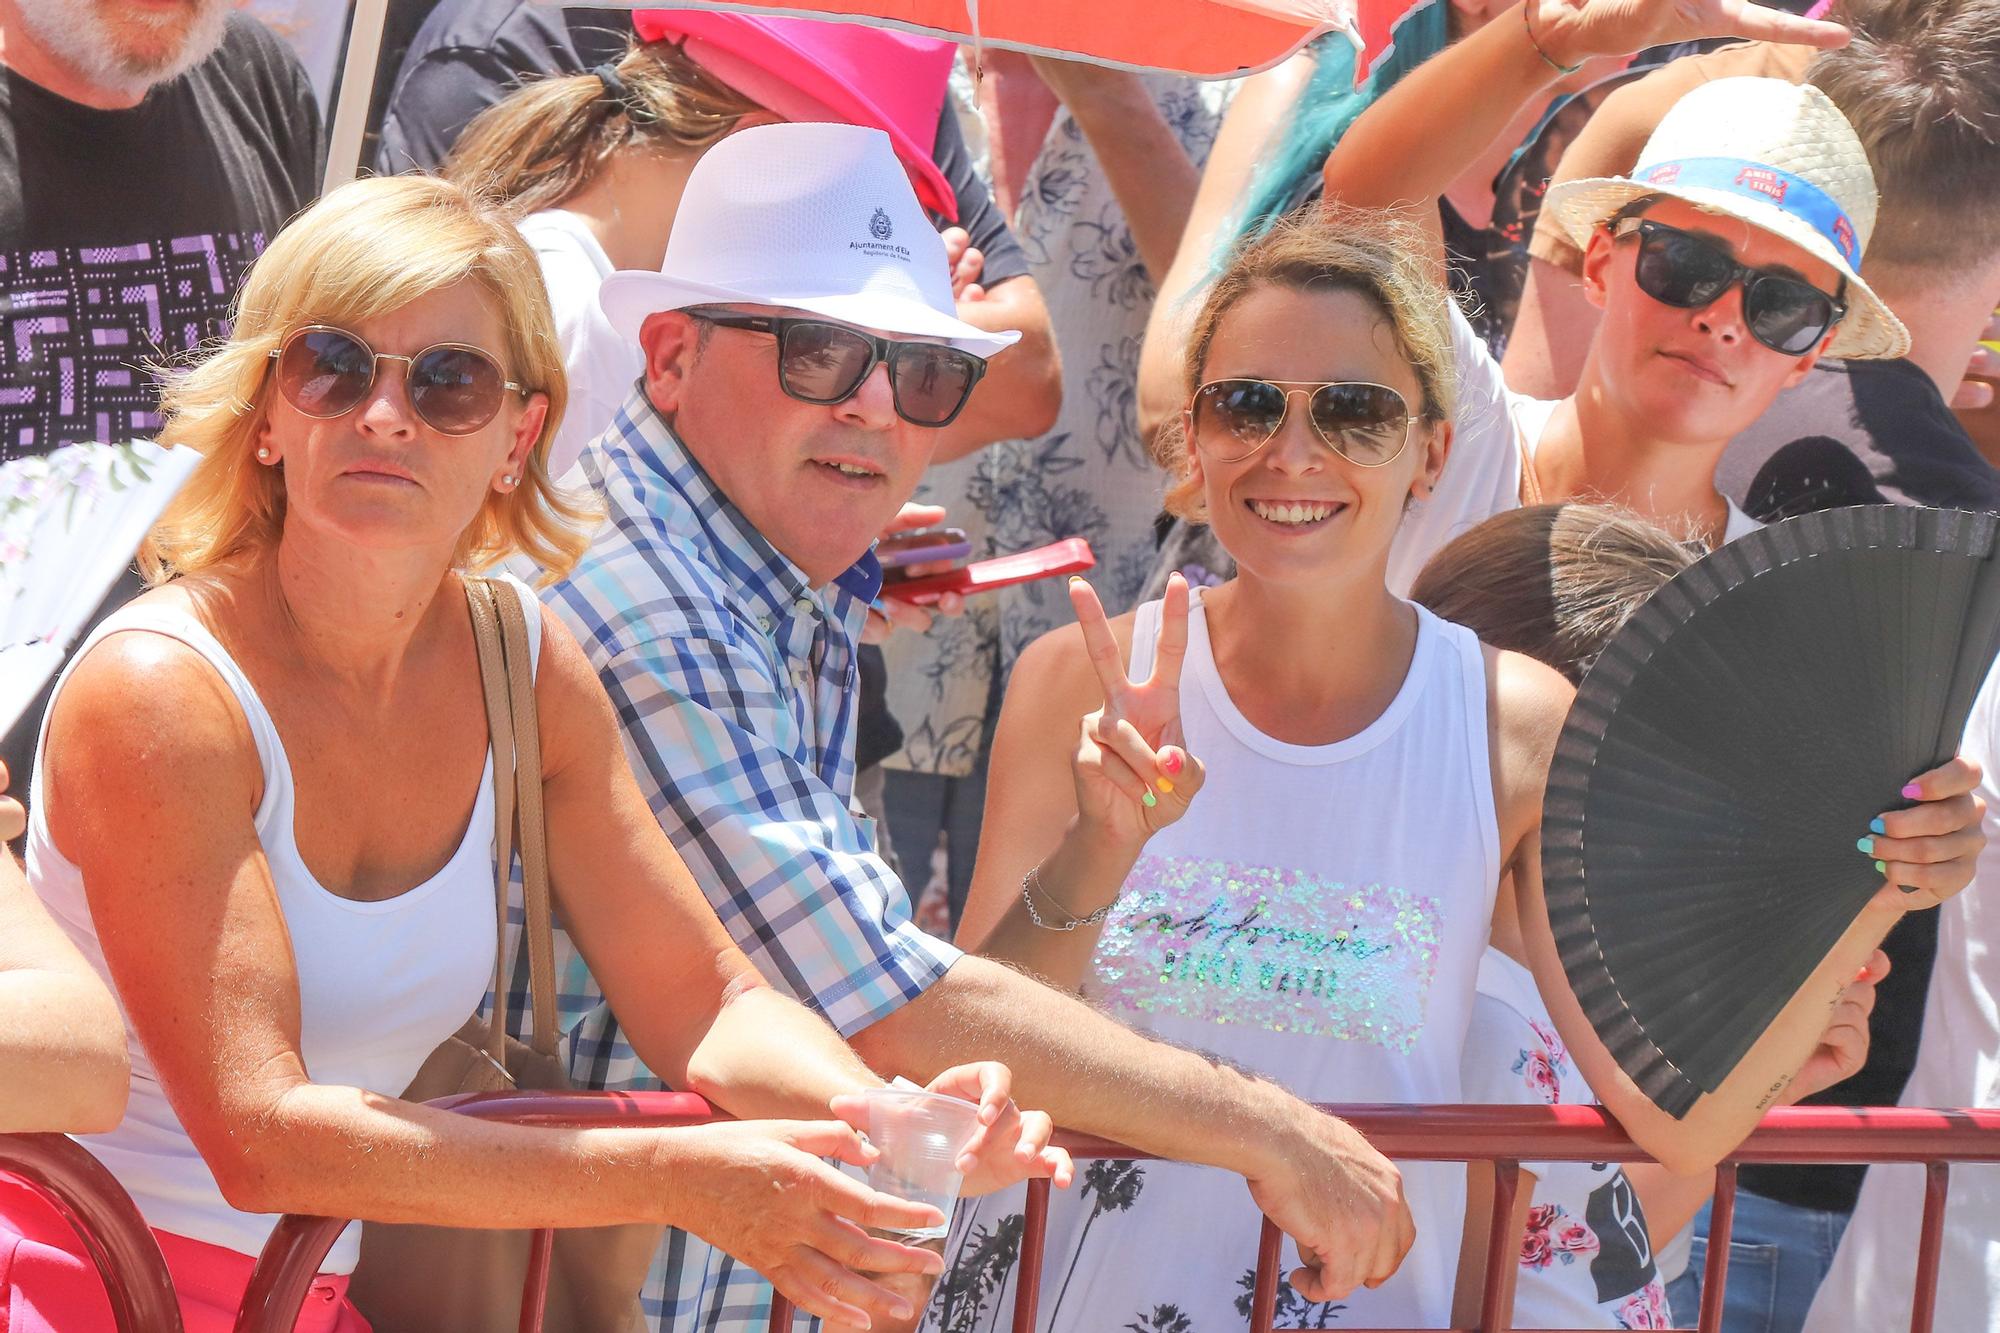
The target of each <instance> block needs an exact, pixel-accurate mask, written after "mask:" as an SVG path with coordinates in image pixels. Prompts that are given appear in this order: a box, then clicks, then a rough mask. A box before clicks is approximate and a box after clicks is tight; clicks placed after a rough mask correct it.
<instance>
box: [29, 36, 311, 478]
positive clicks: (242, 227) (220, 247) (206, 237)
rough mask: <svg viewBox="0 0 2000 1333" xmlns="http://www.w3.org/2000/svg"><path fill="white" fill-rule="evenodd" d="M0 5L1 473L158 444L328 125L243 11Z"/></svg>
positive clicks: (305, 86) (300, 188)
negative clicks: (37, 457) (171, 400)
mask: <svg viewBox="0 0 2000 1333" xmlns="http://www.w3.org/2000/svg"><path fill="white" fill-rule="evenodd" d="M141 8H142V6H140V5H139V4H137V3H134V2H133V0H13V2H12V3H11V4H6V5H0V43H3V45H0V66H4V68H0V293H4V295H0V301H3V302H4V305H0V462H5V461H6V460H8V459H11V458H17V457H21V456H24V455H28V454H38V453H46V452H48V451H49V450H51V449H53V448H55V447H57V446H59V445H62V444H68V443H74V442H76V441H80V440H105V441H117V440H126V439H131V438H133V437H144V436H148V435H150V434H151V433H152V432H153V430H154V429H155V427H156V426H157V425H158V424H159V416H158V393H157V382H156V379H155V376H154V374H153V373H152V371H151V369H150V367H152V366H154V365H157V364H159V363H161V362H167V361H172V360H175V359H178V358H181V357H184V356H185V355H186V354H187V353H188V352H190V351H192V350H193V349H194V348H196V347H197V346H199V345H200V344H201V343H203V342H205V341H207V340H210V339H213V338H216V337H219V336H220V335H221V334H223V333H224V332H225V331H226V320H227V317H228V311H229V303H230V301H231V299H232V298H233V297H234V296H235V293H236V285H237V283H238V282H239V281H240V280H241V278H242V275H243V271H244V269H245V268H246V267H248V265H249V263H250V261H251V260H252V259H253V258H255V257H256V256H257V254H258V253H259V252H260V251H261V250H262V249H263V247H264V244H265V242H266V241H267V240H269V239H270V237H271V236H272V234H273V233H275V232H276V231H277V229H278V228H279V227H280V226H281V225H283V224H284V222H285V220H286V219H287V218H289V217H290V216H291V215H292V214H293V213H295V212H297V211H298V210H299V209H300V208H301V207H303V206H304V205H305V204H306V203H307V202H308V201H310V200H311V198H312V196H313V194H314V192H315V189H316V186H317V182H318V175H319V168H320V157H321V152H322V148H321V141H320V121H319V107H318V103H317V101H316V99H315V98H314V95H313V89H312V85H311V82H310V81H309V80H308V79H307V77H306V74H305V71H304V70H303V69H301V68H300V67H299V63H298V61H297V60H296V59H295V58H294V57H293V55H292V54H291V52H290V51H289V50H288V49H287V48H286V47H285V46H284V44H283V43H282V42H280V41H279V40H278V39H277V38H276V37H274V36H273V35H272V34H271V33H269V32H267V31H266V30H265V29H264V28H263V27H262V26H261V25H259V24H258V23H256V22H255V21H254V20H252V19H248V18H243V17H238V16H235V15H234V14H233V11H232V6H231V5H230V4H229V0H182V6H181V9H182V12H181V13H180V14H179V15H178V16H174V17H177V18H178V20H179V21H178V22H176V21H172V20H171V18H170V21H167V22H161V21H159V20H160V14H159V9H160V6H159V5H158V4H157V3H152V4H147V5H144V6H143V9H144V12H143V13H139V12H137V11H139V10H140V9H141Z"/></svg>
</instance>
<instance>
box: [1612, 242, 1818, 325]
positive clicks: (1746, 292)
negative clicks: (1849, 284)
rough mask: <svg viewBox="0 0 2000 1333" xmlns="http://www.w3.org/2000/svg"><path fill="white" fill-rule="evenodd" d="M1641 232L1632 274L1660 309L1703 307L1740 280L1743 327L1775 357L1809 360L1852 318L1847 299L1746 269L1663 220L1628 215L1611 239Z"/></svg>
mask: <svg viewBox="0 0 2000 1333" xmlns="http://www.w3.org/2000/svg"><path fill="white" fill-rule="evenodd" d="M1634 233H1637V235H1638V237H1639V260H1638V263H1637V264H1636V265H1634V267H1633V269H1632V276H1633V278H1634V279H1635V280H1637V282H1638V284H1639V290H1640V291H1642V292H1644V293H1645V294H1646V295H1648V296H1650V297H1652V298H1653V299H1654V300H1655V301H1658V302H1659V303H1660V304H1661V305H1670V306H1674V307H1676V308H1678V309H1681V310H1697V309H1700V308H1701V307H1702V306H1705V305H1709V304H1712V303H1713V302H1714V301H1716V300H1717V299H1718V298H1720V297H1721V296H1722V294H1723V293H1724V292H1726V291H1728V290H1729V289H1730V288H1731V287H1734V286H1736V285H1737V284H1738V283H1741V284H1743V322H1744V323H1745V324H1746V325H1748V326H1749V329H1750V336H1751V337H1753V338H1755V339H1756V340H1757V341H1758V342H1760V343H1762V344H1763V345H1764V346H1766V347H1768V348H1770V349H1771V350H1772V351H1774V352H1780V353H1783V354H1784V355H1786V356H1803V355H1804V354H1805V353H1807V352H1810V351H1811V350H1812V349H1813V348H1814V346H1816V345H1817V344H1818V342H1819V340H1820V339H1821V338H1823V337H1825V336H1826V331H1827V330H1828V329H1830V328H1832V327H1833V326H1834V325H1835V324H1837V323H1839V322H1840V319H1841V316H1843V315H1845V314H1846V313H1847V306H1846V304H1845V303H1844V302H1842V301H1841V300H1840V299H1839V298H1837V297H1832V296H1828V295H1827V294H1826V293H1825V292H1823V291H1821V290H1820V289H1819V288H1817V287H1815V286H1813V285H1812V284H1811V283H1809V282H1802V281H1800V280H1799V279H1797V278H1792V277H1787V276H1785V275H1784V274H1782V273H1773V272H1771V271H1770V270H1768V269H1761V268H1751V267H1750V266H1749V265H1747V264H1739V263H1737V262H1736V259H1735V257H1734V256H1733V255H1731V254H1730V253H1729V252H1728V251H1727V250H1725V249H1723V248H1722V247H1721V246H1719V245H1717V244H1716V243H1715V242H1714V241H1711V240H1708V239H1707V238H1705V237H1701V236H1697V235H1695V234H1694V233H1693V232H1686V231H1682V230H1681V229H1680V228H1678V227H1669V226H1668V225H1667V224H1666V223H1664V222H1654V221H1653V220H1652V219H1650V218H1625V219H1623V220H1622V221H1620V222H1619V223H1618V224H1617V226H1616V227H1615V228H1614V229H1613V230H1612V233H1611V235H1612V237H1613V239H1615V240H1623V239H1624V238H1625V237H1627V236H1631V235H1633V234H1634Z"/></svg>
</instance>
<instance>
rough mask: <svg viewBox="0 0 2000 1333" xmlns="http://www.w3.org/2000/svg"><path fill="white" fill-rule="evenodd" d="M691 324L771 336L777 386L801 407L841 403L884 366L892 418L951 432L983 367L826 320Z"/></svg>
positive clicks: (725, 315) (953, 351)
mask: <svg viewBox="0 0 2000 1333" xmlns="http://www.w3.org/2000/svg"><path fill="white" fill-rule="evenodd" d="M687 313H688V314H689V315H690V316H692V317H693V318H695V319H699V320H702V321H704V322H705V323H709V324H713V325H715V326H716V327H717V328H724V329H748V330H750V331H751V332H752V333H769V334H772V335H773V336H775V337H776V338H777V340H778V385H779V387H780V388H782V389H784V391H785V393H786V395H787V396H788V397H792V398H796V399H798V400H799V401H800V402H802V403H818V404H820V405H821V406H825V405H827V404H830V403H844V402H846V401H847V400H848V399H849V398H852V397H853V396H854V395H855V392H856V391H857V390H859V389H860V388H861V384H862V382H863V381H864V380H866V379H867V378H868V377H869V376H870V375H871V374H873V373H874V371H875V367H876V366H878V365H881V364H882V363H883V362H885V361H886V362H887V363H888V365H889V388H890V390H891V391H892V393H893V395H894V397H895V402H896V415H897V416H899V417H901V418H902V419H903V420H905V421H907V422H909V423H910V424H911V425H913V426H930V427H936V426H949V425H950V424H951V423H952V422H953V421H954V420H955V419H957V417H958V414H959V413H960V412H963V411H964V410H965V404H966V400H967V399H969V398H971V397H972V386H973V385H975V384H977V383H979V377H980V376H982V375H984V374H985V373H986V362H985V361H984V360H983V359H982V358H980V357H976V356H974V355H973V354H972V353H970V352H961V351H959V350H958V349H957V348H956V347H946V346H944V345H943V344H941V343H924V342H900V341H898V340H896V339H894V338H878V337H876V336H875V335H873V334H871V333H863V332H862V331H861V330H859V329H854V328H849V327H848V326H847V325H845V324H834V323H830V322H828V321H826V320H823V319H786V318H781V317H779V316H775V315H735V314H730V313H729V312H727V311H721V310H690V311H688V312H687Z"/></svg>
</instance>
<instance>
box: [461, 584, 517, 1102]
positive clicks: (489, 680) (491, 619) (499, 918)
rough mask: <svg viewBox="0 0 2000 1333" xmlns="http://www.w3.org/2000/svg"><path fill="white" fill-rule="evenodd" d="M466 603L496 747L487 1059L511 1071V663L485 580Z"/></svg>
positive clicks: (468, 590) (471, 588)
mask: <svg viewBox="0 0 2000 1333" xmlns="http://www.w3.org/2000/svg"><path fill="white" fill-rule="evenodd" d="M464 582H465V600H466V604H467V606H468V607H470V609H471V611H472V641H473V643H474V644H475V645H476V646H477V647H478V649H479V683H480V686H481V688H482V689H483V691H484V693H485V696H486V734H487V737H488V740H489V742H490V744H491V745H492V747H493V863H494V866H495V867H496V868H495V871H494V877H495V884H494V893H493V899H494V909H493V910H494V915H495V929H496V935H495V939H494V946H493V1015H492V1017H491V1018H490V1019H489V1020H488V1021H487V1025H486V1054H487V1057H488V1058H489V1059H491V1060H492V1061H493V1063H494V1064H496V1065H498V1066H500V1068H502V1069H503V1070H504V1069H505V1068H506V1067H507V1060H506V1051H507V988H506V981H507V965H506V964H507V880H508V874H509V872H510V871H511V870H512V869H513V865H514V784H513V783H512V782H510V781H508V778H509V776H510V775H511V774H512V773H513V771H514V719H513V713H512V710H511V709H510V708H509V707H508V697H507V661H506V657H505V654H504V651H503V649H502V647H501V642H500V619H499V615H498V613H497V612H496V611H495V610H494V608H493V597H492V594H491V593H490V592H489V591H488V587H487V583H486V580H484V579H466V580H464Z"/></svg>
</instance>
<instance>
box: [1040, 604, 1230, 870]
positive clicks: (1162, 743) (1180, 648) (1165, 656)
mask: <svg viewBox="0 0 2000 1333" xmlns="http://www.w3.org/2000/svg"><path fill="white" fill-rule="evenodd" d="M1069 600H1070V605H1071V606H1073V607H1075V608H1076V622H1077V626H1078V628H1080V629H1081V630H1082V631H1083V642H1084V647H1085V648H1086V649H1087V650H1088V652H1089V654H1090V665H1091V668H1092V669H1093V670H1094V671H1096V673H1097V680H1098V684H1099V685H1100V686H1102V688H1103V690H1104V706H1103V707H1102V708H1100V709H1098V710H1097V711H1096V712H1094V713H1090V714H1088V715H1087V716H1086V717H1085V718H1084V719H1083V725H1082V728H1081V733H1080V735H1079V737H1078V739H1077V747H1076V755H1075V758H1074V759H1073V760H1072V761H1071V765H1070V767H1071V770H1072V772H1073V774H1074V776H1075V779H1076V808H1077V817H1078V822H1079V824H1080V825H1083V826H1084V827H1085V828H1086V830H1087V831H1089V832H1090V833H1092V834H1094V835H1095V836H1096V837H1098V838H1100V839H1103V840H1104V841H1106V842H1109V843H1111V844H1112V845H1114V846H1119V847H1125V848H1132V849H1136V848H1138V847H1141V846H1144V845H1145V842H1146V840H1147V839H1148V838H1150V837H1152V836H1153V834H1155V833H1157V832H1159V831H1160V830H1161V829H1163V828H1165V827H1166V826H1167V825H1169V824H1171V823H1173V822H1174V821H1175V820H1177V819H1179V818H1180V817H1181V815H1182V814H1184V813H1186V811H1187V808H1188V805H1189V803H1190V802H1192V801H1193V800H1194V798H1195V793H1197V792H1199V791H1200V790H1201V784H1202V776H1203V774H1202V767H1201V761H1200V760H1199V759H1196V758H1195V757H1194V756H1193V755H1191V754H1189V753H1188V752H1187V748H1186V746H1185V743H1184V742H1183V740H1182V737H1181V661H1182V659H1183V658H1184V657H1186V656H1187V634H1188V586H1187V580H1186V579H1184V578H1182V577H1181V576H1180V575H1179V574H1175V575H1172V576H1171V577H1169V578H1168V580H1167V593H1166V597H1165V599H1164V601H1163V602H1162V604H1161V607H1160V633H1159V638H1158V639H1157V640H1156V642H1155V644H1154V648H1153V670H1152V674H1151V675H1149V676H1148V677H1147V678H1146V679H1145V680H1144V681H1143V682H1139V683H1134V682H1133V681H1132V680H1131V679H1130V678H1129V677H1128V676H1127V675H1126V673H1125V657H1124V654H1123V653H1121V652H1120V651H1119V650H1118V641H1117V639H1115V638H1113V637H1112V634H1111V622H1110V621H1109V620H1108V619H1106V617H1105V614H1104V605H1103V603H1101V602H1099V601H1098V600H1097V592H1096V590H1095V589H1093V588H1092V587H1091V586H1090V584H1088V583H1086V582H1085V581H1084V580H1082V579H1080V578H1073V579H1071V580H1070V583H1069Z"/></svg>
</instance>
